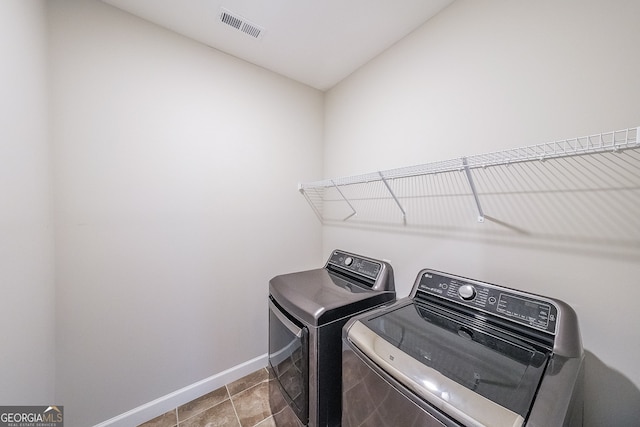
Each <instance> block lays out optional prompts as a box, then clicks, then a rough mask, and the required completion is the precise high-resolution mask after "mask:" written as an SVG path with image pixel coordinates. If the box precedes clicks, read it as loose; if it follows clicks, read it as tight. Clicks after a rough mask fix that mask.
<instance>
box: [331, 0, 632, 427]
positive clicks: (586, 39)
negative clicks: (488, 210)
mask: <svg viewBox="0 0 640 427" xmlns="http://www.w3.org/2000/svg"><path fill="white" fill-rule="evenodd" d="M638 16H640V4H639V3H638V2H633V1H615V2H613V3H612V2H608V1H604V0H597V1H596V0H590V1H586V2H585V1H577V0H572V1H563V2H554V1H539V2H534V3H531V2H496V1H489V0H458V1H457V2H455V3H454V4H452V5H451V6H450V7H449V8H448V9H446V10H445V11H444V12H443V13H441V14H440V15H438V16H436V17H435V18H434V19H432V20H431V21H429V22H427V23H426V24H425V25H424V26H422V27H421V28H420V29H419V30H417V31H416V32H414V33H413V34H411V35H410V36H409V37H407V38H406V39H404V40H402V41H401V42H400V43H398V44H397V45H395V46H394V47H392V48H391V49H389V50H388V51H387V52H385V53H384V54H383V55H381V56H379V57H378V58H376V59H374V60H373V61H371V62H370V63H369V64H368V65H367V66H365V67H363V68H362V69H360V70H358V71H357V72H356V73H354V74H352V75H351V76H350V77H349V78H347V79H346V80H345V81H343V82H342V83H340V84H339V85H338V86H336V87H335V88H333V89H332V90H331V91H329V92H328V93H327V95H326V99H325V105H326V107H325V174H324V175H325V177H326V178H331V177H336V176H344V175H355V174H360V173H366V172H371V171H376V170H385V169H390V168H395V167H401V166H409V165H413V164H416V163H428V162H431V161H435V160H447V159H451V158H456V157H460V156H463V155H471V154H480V153H484V152H488V151H493V150H499V149H505V148H509V147H520V146H525V145H530V144H535V143H542V142H547V141H551V140H555V139H561V138H569V137H576V136H582V135H589V134H594V133H599V132H602V131H610V130H616V129H623V128H627V127H634V126H638V125H640V119H639V118H640V104H638V101H639V100H640V80H638V70H639V69H640V56H639V55H638V54H637V51H638V46H640V26H639V25H638V20H637V17H638ZM636 196H637V194H636ZM633 200H635V202H634V203H635V205H637V204H638V203H637V201H638V198H637V197H635V199H633ZM635 205H633V206H632V208H633V209H635V211H636V212H639V211H640V206H635ZM634 217H635V218H637V215H636V216H634ZM482 226H483V224H475V227H482ZM627 227H628V229H629V238H630V239H635V240H634V241H635V251H632V253H635V256H627V257H614V256H613V255H607V254H606V251H607V248H606V246H605V247H603V248H601V250H600V251H599V252H598V253H593V252H592V253H590V254H588V253H586V251H585V252H582V251H579V250H578V251H576V252H571V251H567V250H560V249H545V246H548V247H555V246H556V245H554V244H549V245H546V243H553V242H550V241H549V240H547V241H545V238H544V237H542V238H541V237H540V236H532V239H531V240H530V241H528V240H527V239H524V241H522V240H519V241H518V242H517V245H516V244H512V242H509V241H508V240H507V241H503V243H488V242H487V240H484V239H482V238H474V237H471V236H472V235H473V234H470V235H462V236H460V235H456V236H453V235H448V234H447V232H446V231H445V232H442V230H432V231H434V232H430V231H429V230H426V232H424V233H413V232H411V231H407V232H394V231H389V230H381V229H374V228H372V227H368V228H367V227H358V228H356V227H341V226H325V227H324V241H323V245H324V249H325V252H326V251H328V250H330V249H331V248H334V247H341V248H345V249H348V250H352V251H356V252H361V253H364V254H369V255H371V256H374V257H380V258H386V259H389V260H391V262H392V265H393V266H394V269H395V273H396V283H397V286H398V290H399V293H400V295H401V296H405V295H407V294H408V292H409V290H410V288H411V286H412V284H413V280H414V279H415V276H416V274H417V273H418V271H419V270H420V269H421V268H425V267H430V268H435V269H439V270H443V271H448V272H451V273H456V274H460V275H463V276H467V277H473V278H477V279H480V280H486V281H489V282H493V283H498V284H503V285H507V286H511V287H516V288H520V289H525V290H529V291H532V292H536V293H540V294H546V295H549V296H554V297H557V298H560V299H563V300H565V301H566V302H568V303H570V304H571V305H572V306H573V307H574V308H575V309H576V311H577V313H578V316H579V319H580V322H581V327H582V337H583V341H584V347H585V350H586V355H587V358H586V362H587V373H586V393H587V397H586V400H587V402H586V409H585V411H586V424H585V425H587V426H601V425H633V424H635V423H637V420H638V419H639V417H640V391H639V389H638V388H639V387H640V367H639V366H638V363H637V360H638V359H639V358H640V339H638V333H637V328H636V327H635V325H638V324H640V312H639V311H638V310H637V301H638V300H640V289H639V288H638V286H637V282H638V277H640V262H639V261H640V259H638V256H637V254H638V233H639V230H638V223H629V224H627Z"/></svg>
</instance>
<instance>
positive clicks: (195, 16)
mask: <svg viewBox="0 0 640 427" xmlns="http://www.w3.org/2000/svg"><path fill="white" fill-rule="evenodd" d="M103 1H104V2H105V3H109V4H111V5H113V6H115V7H118V8H120V9H122V10H125V11H127V12H130V13H132V14H134V15H137V16H139V17H141V18H143V19H146V20H148V21H150V22H153V23H155V24H158V25H160V26H163V27H166V28H168V29H170V30H173V31H175V32H177V33H179V34H182V35H184V36H187V37H190V38H192V39H194V40H197V41H200V42H202V43H204V44H207V45H209V46H211V47H213V48H216V49H218V50H221V51H223V52H226V53H228V54H230V55H233V56H236V57H238V58H241V59H244V60H246V61H248V62H251V63H253V64H256V65H259V66H261V67H264V68H266V69H268V70H271V71H274V72H276V73H279V74H282V75H284V76H287V77H289V78H292V79H294V80H297V81H300V82H302V83H305V84H307V85H309V86H312V87H314V88H317V89H320V90H327V89H329V88H331V87H332V86H334V85H335V84H336V83H338V82H339V81H341V80H342V79H344V78H345V77H347V76H348V75H349V74H351V73H352V72H353V71H355V70H356V69H358V68H359V67H361V66H362V65H364V64H365V63H367V62H368V61H369V60H371V59H372V58H374V57H375V56H377V55H378V54H380V53H381V52H383V51H384V50H385V49H387V48H388V47H390V46H391V45H393V44H394V43H396V42H397V41H399V40H400V39H402V38H403V37H405V36H406V35H407V34H409V33H410V32H412V31H413V30H415V29H416V28H418V27H419V26H420V25H422V24H423V23H424V22H426V21H427V20H428V19H430V18H431V17H432V16H434V15H435V14H437V13H438V12H440V11H441V10H442V9H444V8H445V7H446V6H448V5H449V4H451V3H452V2H453V0H395V1H394V0H103ZM221 8H225V9H227V10H228V11H229V12H231V13H232V14H234V15H238V16H240V17H241V18H243V19H244V20H247V21H249V22H250V23H252V24H253V25H254V26H258V27H262V28H263V29H264V31H262V33H261V36H260V37H259V38H257V39H256V38H254V37H252V36H250V35H247V34H245V33H243V32H241V31H238V30H237V29H235V28H233V27H231V26H229V25H227V24H224V23H222V22H221V21H220V14H221Z"/></svg>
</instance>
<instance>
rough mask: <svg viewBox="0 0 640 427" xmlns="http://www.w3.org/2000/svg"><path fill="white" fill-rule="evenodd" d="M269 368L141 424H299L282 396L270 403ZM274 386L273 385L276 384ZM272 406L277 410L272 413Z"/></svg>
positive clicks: (207, 426)
mask: <svg viewBox="0 0 640 427" xmlns="http://www.w3.org/2000/svg"><path fill="white" fill-rule="evenodd" d="M269 386H270V382H269V372H268V371H267V368H263V369H260V370H258V371H256V372H253V373H251V374H249V375H247V376H245V377H243V378H240V379H239V380H237V381H234V382H232V383H230V384H227V385H225V386H224V387H220V388H219V389H217V390H214V391H212V392H211V393H208V394H205V395H204V396H201V397H199V398H197V399H195V400H193V401H191V402H189V403H186V404H184V405H182V406H179V407H177V408H175V409H173V410H171V411H169V412H167V413H165V414H163V415H161V416H159V417H157V418H154V419H152V420H151V421H147V422H146V423H144V424H141V425H140V426H138V427H278V426H287V427H288V426H296V425H298V423H297V422H296V419H295V415H294V414H293V412H292V411H291V409H290V408H289V407H288V406H287V405H285V403H284V399H283V398H282V397H281V396H277V395H276V396H275V397H274V396H273V395H272V397H271V399H272V402H271V405H270V404H269ZM272 386H273V385H272ZM272 409H273V412H275V413H272Z"/></svg>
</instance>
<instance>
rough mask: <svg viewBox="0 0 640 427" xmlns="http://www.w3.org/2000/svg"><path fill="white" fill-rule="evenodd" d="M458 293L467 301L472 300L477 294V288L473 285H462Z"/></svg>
mask: <svg viewBox="0 0 640 427" xmlns="http://www.w3.org/2000/svg"><path fill="white" fill-rule="evenodd" d="M458 295H460V298H462V299H463V300H465V301H469V300H472V299H473V298H475V296H476V288H474V287H473V286H472V285H462V286H460V287H459V288H458Z"/></svg>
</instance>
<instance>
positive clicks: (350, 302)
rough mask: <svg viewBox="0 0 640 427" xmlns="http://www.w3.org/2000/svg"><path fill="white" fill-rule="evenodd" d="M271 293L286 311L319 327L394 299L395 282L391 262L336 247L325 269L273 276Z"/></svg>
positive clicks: (270, 285)
mask: <svg viewBox="0 0 640 427" xmlns="http://www.w3.org/2000/svg"><path fill="white" fill-rule="evenodd" d="M269 292H270V294H271V296H273V298H274V299H275V300H276V301H277V303H278V304H280V305H281V306H282V307H283V308H284V309H285V310H286V311H287V312H289V313H291V314H292V315H294V316H296V317H297V318H299V319H300V320H302V321H303V322H305V323H307V324H308V325H311V326H320V325H323V324H327V323H330V322H333V321H336V320H339V319H343V318H345V317H348V316H352V315H354V314H357V313H360V312H361V311H364V310H367V309H370V308H372V307H377V306H378V305H381V304H383V303H385V302H388V301H392V300H394V299H395V284H394V280H393V269H392V267H391V265H390V264H389V263H387V262H385V261H379V260H374V259H371V258H367V257H363V256H361V255H356V254H353V253H349V252H345V251H341V250H335V251H333V252H332V253H331V256H330V257H329V259H328V260H327V263H326V264H325V266H324V267H323V268H318V269H314V270H307V271H301V272H296V273H289V274H283V275H279V276H276V277H274V278H273V279H271V280H270V281H269Z"/></svg>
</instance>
